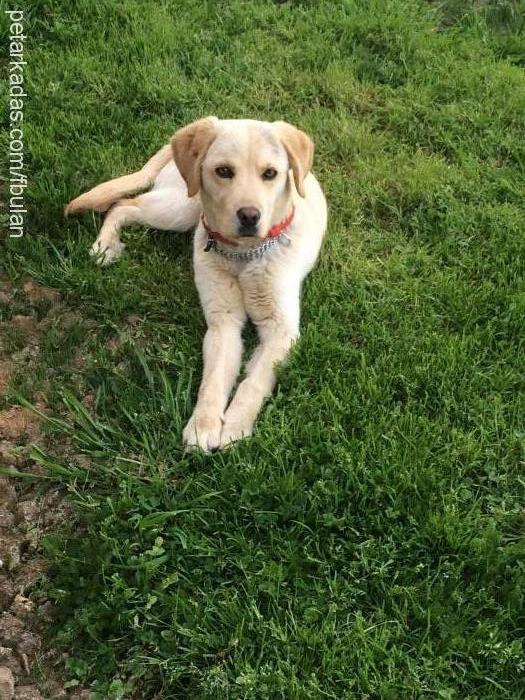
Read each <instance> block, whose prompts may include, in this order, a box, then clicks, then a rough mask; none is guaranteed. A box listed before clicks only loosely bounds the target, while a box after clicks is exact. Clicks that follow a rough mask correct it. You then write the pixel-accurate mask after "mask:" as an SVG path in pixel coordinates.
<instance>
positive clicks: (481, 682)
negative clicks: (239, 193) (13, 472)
mask: <svg viewBox="0 0 525 700" xmlns="http://www.w3.org/2000/svg"><path fill="white" fill-rule="evenodd" d="M524 17H525V7H524V5H523V4H522V3H521V2H510V1H509V2H497V1H496V0H492V1H490V0H489V1H487V2H467V1H463V2H461V1H460V0H449V1H444V2H435V3H434V2H428V3H424V2H415V1H411V0H385V1H380V0H371V1H370V2H365V1H364V0H355V1H354V2H352V1H350V0H348V1H346V2H330V3H328V2H309V1H307V0H304V1H303V2H284V3H279V2H269V1H266V2H263V1H262V0H259V1H257V2H254V3H245V2H240V1H236V2H201V3H195V2H189V1H186V0H184V1H182V0H181V1H180V2H172V3H169V2H166V0H161V1H160V2H156V3H146V2H139V1H138V0H125V1H124V2H121V3H113V2H110V1H109V0H105V1H104V0H103V1H102V2H98V3H95V2H90V1H89V0H79V1H78V2H76V3H75V5H74V7H73V5H71V4H70V3H68V2H65V0H64V1H60V0H46V1H44V0H33V1H32V2H31V3H30V4H27V9H26V29H27V34H28V36H29V37H31V40H30V42H28V44H27V59H28V66H27V79H28V88H29V89H28V93H29V94H30V98H28V100H27V104H26V114H25V118H26V125H25V128H26V147H27V152H26V156H27V158H28V172H29V173H30V175H31V187H30V188H29V190H28V193H27V203H28V205H29V206H28V209H30V213H29V214H28V217H27V222H26V223H27V226H28V228H29V229H30V235H28V236H27V238H25V239H24V240H22V241H6V244H5V257H4V260H5V267H6V270H7V271H8V273H9V274H10V275H11V276H12V277H13V278H14V279H17V278H18V277H19V276H20V275H22V274H27V273H29V274H31V275H34V276H35V277H36V278H38V279H39V280H41V281H42V282H44V283H45V284H48V285H50V286H52V287H55V288H57V289H59V290H60V291H61V292H62V293H63V295H64V297H65V299H66V300H67V302H68V304H69V305H70V306H71V307H72V308H75V309H77V310H79V311H80V312H81V314H82V316H83V317H84V319H85V320H86V322H87V323H88V324H89V328H90V330H89V331H87V330H85V335H83V334H82V332H81V330H78V328H79V327H78V326H77V330H76V331H74V332H72V333H73V334H72V335H71V333H69V335H67V334H66V337H64V338H63V339H62V340H61V336H60V334H59V335H57V334H55V335H54V336H53V335H52V336H51V337H50V339H49V341H48V343H47V345H45V346H44V351H43V353H42V359H41V362H42V369H41V371H40V373H39V374H37V375H35V382H36V386H39V382H40V383H41V382H43V381H44V379H45V380H46V381H47V382H48V388H49V397H50V398H49V401H50V403H51V405H52V407H53V408H54V410H55V414H56V415H57V416H60V417H59V418H57V420H56V421H54V422H53V423H52V424H51V425H50V431H51V438H52V441H53V442H54V444H55V445H56V446H57V449H58V446H59V445H62V444H63V443H64V442H67V444H69V445H70V448H71V449H70V451H69V454H70V456H69V457H64V458H62V459H60V458H59V457H56V456H49V455H44V454H40V455H37V456H38V458H39V459H41V460H43V461H44V462H45V463H46V464H47V465H48V468H49V473H50V474H51V475H52V476H53V478H54V479H56V480H57V481H58V482H60V483H62V484H64V485H65V486H67V488H68V489H69V491H70V497H71V500H72V502H73V503H74V507H75V513H76V517H77V522H76V524H75V526H72V527H71V528H70V530H69V531H68V532H66V533H60V534H57V535H56V536H53V537H49V538H48V541H47V544H46V552H47V556H48V557H49V559H50V561H51V569H50V573H49V580H48V581H47V582H46V583H45V586H46V587H47V589H48V591H49V594H50V595H51V596H52V597H53V598H54V600H56V603H57V608H58V619H57V622H56V625H55V627H54V630H53V633H54V640H55V643H56V644H59V645H60V646H61V647H62V648H64V649H67V650H68V651H69V654H70V656H69V660H68V663H67V670H68V674H69V678H70V680H71V682H72V683H73V684H74V683H76V682H78V683H80V684H84V685H86V684H89V683H91V684H92V687H93V689H94V691H97V692H98V695H94V696H93V697H94V698H95V697H96V698H110V697H113V698H120V697H123V696H124V697H125V696H128V697H129V695H130V693H131V690H130V689H131V688H132V687H134V688H135V689H137V688H138V691H136V692H137V697H140V698H153V697H156V698H163V699H164V698H166V699H167V698H203V699H204V698H214V699H215V698H221V699H234V698H245V699H246V700H254V699H261V700H266V699H268V698H286V699H288V698H290V699H292V698H293V699H302V698H312V699H317V698H319V699H320V700H321V699H322V698H334V699H339V698H345V699H353V698H355V699H356V700H357V699H362V698H363V699H364V698H377V699H381V700H382V699H385V700H390V699H399V700H404V699H406V698H427V697H428V698H448V699H450V700H452V699H454V700H456V699H457V700H467V699H470V700H480V699H485V698H486V699H489V698H493V699H498V700H499V699H500V698H504V697H505V698H507V697H509V698H521V697H525V692H524V691H523V688H524V685H523V684H524V676H525V656H524V650H523V646H522V644H523V636H524V628H525V616H524V612H523V611H524V589H525V564H524V540H523V528H524V515H523V512H524V511H523V504H524V484H525V482H524V476H523V474H524V472H523V447H524V435H525V433H524V425H523V416H524V411H525V399H524V396H525V394H524V391H523V389H524V382H523V359H524V354H523V351H524V342H523V341H524V333H523V319H524V312H525V284H524V279H525V277H524V273H525V265H524V260H525V255H524V252H525V250H524V248H525V246H524V237H523V222H524V207H523V181H524V180H523V166H524V161H525V117H524V115H525V77H524V75H523V67H524V65H525V39H524V35H523V30H524V27H525V19H524ZM4 113H5V112H4ZM207 114H217V115H219V116H224V117H243V116H246V117H253V118H261V119H276V118H279V119H286V120H288V121H290V122H292V123H294V124H296V125H298V126H300V127H302V128H304V129H305V130H307V131H308V132H309V133H311V134H312V136H313V138H314V140H315V142H316V146H317V150H316V164H315V171H316V173H317V174H318V176H319V179H320V180H321V182H322V184H323V186H324V188H325V191H326V195H327V198H328V201H329V206H330V223H329V234H328V237H327V241H326V245H325V247H324V249H323V253H322V257H321V260H320V263H319V265H318V267H317V269H316V270H315V271H314V272H313V273H312V275H311V276H310V278H309V279H308V281H307V283H306V285H305V289H304V295H303V318H302V338H301V341H300V343H299V344H298V345H297V347H296V349H295V350H294V352H293V356H292V358H291V361H290V362H289V363H288V365H287V367H286V368H284V369H283V371H282V373H281V380H280V383H279V386H278V388H277V390H276V392H275V395H274V397H273V398H272V399H271V400H270V401H269V402H268V404H267V406H266V408H265V410H264V412H263V414H262V416H261V418H260V420H259V423H258V429H257V433H256V435H255V437H254V438H253V439H250V440H248V441H245V442H243V443H241V444H239V445H238V446H236V447H234V448H233V449H231V450H230V451H228V452H225V453H223V454H216V455H212V456H199V455H195V454H185V453H184V452H183V450H182V449H181V429H182V426H183V424H184V421H185V420H186V419H187V418H188V416H189V415H190V412H191V407H192V404H193V402H194V399H195V394H196V390H197V386H198V379H199V373H200V366H201V365H200V363H201V360H200V343H201V338H202V335H203V331H204V323H203V320H202V316H201V312H200V309H199V304H198V300H197V296H196V292H195V290H194V286H193V282H192V272H191V255H190V243H189V241H188V240H187V237H186V238H185V237H183V236H177V235H175V234H174V235H171V234H166V233H160V232H151V231H144V230H141V229H134V230H132V231H130V232H128V233H127V234H126V235H125V240H126V242H127V244H128V247H127V249H126V253H125V255H124V257H123V259H122V260H121V261H120V262H119V263H118V264H117V265H115V266H114V267H112V268H110V269H107V270H100V269H97V268H96V267H95V266H94V265H93V264H92V262H91V261H90V260H89V259H88V256H87V252H86V251H87V249H88V246H89V244H90V242H91V241H92V240H93V238H94V236H95V234H96V230H97V227H98V226H99V223H100V219H99V217H98V216H90V215H86V216H84V217H83V218H82V219H80V220H71V221H67V222H66V221H64V220H63V218H62V207H63V205H64V203H65V202H66V201H67V200H68V199H70V198H71V197H73V196H75V195H77V194H78V193H79V192H81V191H83V190H84V189H86V188H88V187H91V186H93V185H94V184H96V183H98V182H100V181H102V180H104V179H106V178H109V177H112V176H116V175H118V174H120V173H122V172H124V171H131V170H134V169H136V168H137V166H139V165H140V164H142V163H143V162H144V160H145V158H146V157H147V156H148V155H149V154H151V153H153V152H154V151H155V150H156V149H157V148H159V147H160V145H162V144H163V143H165V142H166V140H167V139H168V137H169V136H170V135H171V133H172V132H173V131H174V130H175V129H176V128H178V127H179V126H181V125H183V124H185V123H187V122H189V121H191V120H193V119H195V118H197V117H200V116H204V115H207ZM130 315H133V316H137V317H138V320H137V319H135V322H134V323H133V324H130V323H129V317H130ZM80 328H82V327H81V326H80ZM58 330H59V329H58ZM115 334H117V335H118V334H120V337H121V343H120V346H119V347H118V349H117V350H116V351H114V350H112V349H111V347H110V345H109V343H108V341H109V340H110V339H111V338H112V337H114V336H115ZM61 343H62V345H63V347H62V346H61ZM78 344H83V348H84V353H85V364H84V366H83V368H82V371H81V372H80V373H79V372H76V373H75V372H70V371H68V369H67V361H68V357H70V356H71V354H72V353H73V351H74V349H75V347H76V346H77V345H78ZM46 363H47V365H46ZM46 367H47V369H48V370H53V371H52V372H50V371H46ZM19 388H20V390H21V391H22V393H23V394H24V395H25V396H26V398H27V399H29V400H31V398H32V394H31V392H32V391H34V389H35V388H36V387H35V384H31V383H30V382H28V381H21V382H20V387H19ZM86 392H90V393H94V395H95V408H94V410H93V411H91V412H90V411H88V410H86V409H85V408H84V406H83V404H82V403H81V402H80V400H79V399H81V398H82V396H83V394H85V393H86ZM57 449H55V450H54V451H53V449H51V450H50V452H51V455H53V454H55V455H56V452H57ZM59 451H60V450H58V452H59ZM75 454H77V455H78V454H83V455H84V456H87V457H88V458H89V460H90V461H89V464H90V466H89V467H88V468H87V467H86V465H85V461H83V463H82V464H83V466H80V464H79V463H78V462H77V461H76V459H75V456H74V455H75Z"/></svg>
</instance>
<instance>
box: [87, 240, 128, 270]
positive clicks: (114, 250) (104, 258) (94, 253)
mask: <svg viewBox="0 0 525 700" xmlns="http://www.w3.org/2000/svg"><path fill="white" fill-rule="evenodd" d="M124 248H125V245H124V243H121V242H120V241H111V242H108V243H103V242H102V241H99V240H96V241H95V242H94V243H93V245H92V246H91V249H90V251H89V254H90V255H91V257H92V258H94V259H95V262H96V263H97V265H100V266H102V267H107V265H111V263H113V262H115V260H118V259H119V258H120V256H121V255H122V251H123V250H124Z"/></svg>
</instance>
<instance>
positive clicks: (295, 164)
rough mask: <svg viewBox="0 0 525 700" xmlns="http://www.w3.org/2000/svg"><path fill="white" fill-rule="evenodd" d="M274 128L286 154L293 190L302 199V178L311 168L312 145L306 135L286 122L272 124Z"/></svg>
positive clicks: (303, 194)
mask: <svg viewBox="0 0 525 700" xmlns="http://www.w3.org/2000/svg"><path fill="white" fill-rule="evenodd" d="M274 127H275V129H276V130H277V135H278V136H279V138H280V139H281V142H282V144H283V146H284V147H285V149H286V152H287V153H288V160H289V162H290V167H291V169H292V172H293V177H294V181H295V188H296V189H297V192H298V193H299V194H300V195H301V197H304V196H305V192H304V178H305V177H306V176H307V175H308V173H309V172H310V170H311V168H312V163H313V160H314V143H313V141H312V139H311V138H310V137H309V136H308V134H305V133H304V131H300V129H296V128H295V126H292V125H291V124H288V123H287V122H274Z"/></svg>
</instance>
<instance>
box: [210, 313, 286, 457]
mask: <svg viewBox="0 0 525 700" xmlns="http://www.w3.org/2000/svg"><path fill="white" fill-rule="evenodd" d="M258 331H259V336H260V339H261V342H260V345H259V346H258V347H257V348H256V350H255V352H254V354H253V357H252V358H251V360H250V362H249V363H248V365H247V367H246V377H245V379H244V380H243V381H242V382H241V383H240V384H239V386H238V388H237V391H236V392H235V396H234V397H233V399H232V400H231V403H230V405H229V406H228V409H227V411H226V413H225V415H224V425H223V427H222V433H221V440H220V447H226V446H227V445H229V444H230V443H231V442H235V441H236V440H239V439H240V438H242V437H247V436H248V435H251V434H252V431H253V426H254V423H255V420H256V418H257V416H258V414H259V411H260V410H261V407H262V405H263V403H264V401H265V400H266V399H267V398H268V397H269V396H270V394H271V393H272V390H273V388H274V385H275V381H276V365H278V364H279V363H281V362H283V360H284V359H285V358H286V356H287V355H288V352H289V350H290V348H291V346H292V344H293V342H294V341H295V340H296V338H297V337H298V335H299V331H298V328H297V326H296V324H289V323H286V322H285V323H283V324H276V323H274V322H269V323H267V324H264V325H259V326H258Z"/></svg>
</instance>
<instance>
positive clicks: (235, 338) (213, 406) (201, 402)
mask: <svg viewBox="0 0 525 700" xmlns="http://www.w3.org/2000/svg"><path fill="white" fill-rule="evenodd" d="M241 331H242V322H239V321H238V320H235V319H234V318H232V317H231V315H229V314H224V315H220V316H218V317H215V318H214V319H213V321H212V322H211V323H210V325H209V327H208V330H207V332H206V335H205V337H204V343H203V358H204V369H203V374H202V381H201V386H200V389H199V396H198V399H197V404H196V406H195V409H194V411H193V415H192V417H191V418H190V420H189V421H188V424H187V425H186V427H185V428H184V433H183V441H184V444H185V445H186V446H187V447H190V448H191V447H197V448H200V449H201V450H203V451H204V452H210V451H211V450H214V449H216V448H217V447H219V444H220V440H221V430H222V421H223V414H224V409H225V407H226V403H227V401H228V398H229V395H230V392H231V390H232V387H233V384H234V382H235V380H236V378H237V375H238V374H239V369H240V365H241V356H242V340H241Z"/></svg>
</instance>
